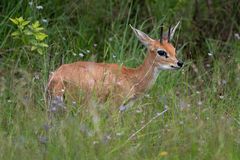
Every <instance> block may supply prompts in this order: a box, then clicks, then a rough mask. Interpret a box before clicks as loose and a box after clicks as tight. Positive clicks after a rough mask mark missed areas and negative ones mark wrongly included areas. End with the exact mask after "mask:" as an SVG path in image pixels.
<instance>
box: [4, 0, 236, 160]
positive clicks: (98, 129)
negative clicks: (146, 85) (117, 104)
mask: <svg viewBox="0 0 240 160" xmlns="http://www.w3.org/2000/svg"><path fill="white" fill-rule="evenodd" d="M29 2H30V1H25V0H22V1H16V0H12V1H6V0H3V1H1V2H0V8H1V11H0V13H1V14H0V19H1V22H0V35H1V39H0V62H1V63H0V76H1V77H0V91H1V92H0V102H1V103H0V122H1V125H0V144H1V145H0V159H218V160H219V159H240V154H239V152H240V136H239V135H240V134H239V132H240V109H239V104H240V100H239V96H240V83H239V80H240V66H239V61H240V56H239V55H240V48H239V46H240V45H239V38H237V34H238V36H239V23H238V22H239V21H237V19H236V17H237V15H239V9H238V10H237V9H236V11H235V10H234V9H233V12H232V13H231V14H232V18H231V19H230V20H229V21H230V22H231V23H230V22H229V21H226V23H225V24H224V22H225V21H222V20H220V19H218V17H217V15H218V14H219V13H220V11H219V10H221V5H220V4H218V2H217V1H213V6H212V7H213V8H212V11H214V12H215V14H217V15H215V16H214V17H215V18H216V19H208V18H209V17H207V15H208V14H207V13H208V12H207V6H206V5H205V4H198V6H199V8H200V9H202V15H201V16H200V17H198V18H199V19H198V21H194V20H193V19H192V17H193V15H194V14H196V13H195V12H194V7H193V6H194V5H195V3H194V2H193V1H191V2H190V1H177V0H171V1H150V0H145V1H140V0H138V1H127V0H126V1H118V0H115V1H110V0H102V1H97V0H92V1H87V0H83V1H77V0H76V1H66V0H64V1H61V0H53V1H32V2H33V4H32V5H30V4H31V3H30V4H29ZM231 2H232V3H231ZM231 4H235V1H228V2H225V5H231ZM39 5H41V6H43V9H42V10H39V9H36V6H39ZM215 5H216V6H215ZM222 5H224V4H222ZM238 7H239V4H238ZM224 11H226V12H224V14H228V13H229V14H230V12H228V10H227V9H226V10H224ZM19 16H23V17H24V18H29V20H33V21H34V20H40V21H41V23H42V25H44V27H45V28H46V32H47V34H48V35H49V37H48V42H47V43H48V44H49V48H48V49H47V50H46V51H45V54H44V56H42V55H39V54H37V53H33V52H30V51H29V50H26V49H25V48H24V47H23V46H21V44H20V43H19V42H18V41H16V40H14V39H12V37H11V36H10V34H11V32H12V31H13V30H14V27H13V26H12V25H11V22H10V21H9V18H10V17H19ZM195 16H198V14H196V15H195ZM220 17H221V16H220ZM43 19H46V20H47V23H46V22H44V21H42V20H43ZM179 19H181V20H182V25H181V27H180V30H178V32H177V34H176V35H177V36H176V37H175V41H174V45H175V46H177V49H179V55H178V56H179V57H181V59H183V60H184V61H185V64H186V65H185V67H184V69H182V70H180V71H162V72H161V73H160V75H159V77H158V80H157V82H156V84H155V85H154V87H153V88H152V89H151V90H150V91H149V92H148V93H146V95H145V97H143V98H141V99H139V100H138V101H137V102H136V103H135V104H134V106H133V107H131V108H129V109H128V110H126V111H124V112H120V111H119V108H113V107H112V106H110V105H109V104H108V102H107V103H106V104H104V105H101V106H99V105H98V104H95V103H93V104H92V105H91V107H89V108H86V107H85V108H83V107H82V106H81V104H78V103H76V104H75V103H73V104H69V106H68V107H67V111H66V113H64V114H59V115H56V117H54V119H52V123H51V124H49V123H48V107H47V104H46V101H45V98H44V94H45V87H46V84H47V80H48V75H49V73H50V72H51V71H53V70H54V69H56V68H57V67H58V66H59V65H60V64H62V63H70V62H74V61H78V60H91V61H104V62H109V63H118V64H125V65H127V66H128V67H136V66H137V65H139V64H141V63H142V61H143V59H144V57H145V53H146V49H145V48H144V47H143V46H141V44H140V42H138V41H137V39H136V38H135V37H134V34H133V33H132V31H131V30H130V27H129V24H132V25H133V26H136V28H139V29H141V30H143V31H144V32H146V33H149V35H151V37H153V38H158V30H159V24H160V23H162V22H164V24H165V27H167V26H168V25H169V24H172V23H176V22H177V21H178V20H179ZM201 20H202V21H201ZM219 21H221V23H223V24H224V25H225V26H223V28H224V30H223V31H222V30H221V31H222V32H221V33H219V34H218V32H216V31H217V28H218V26H219V25H218V24H219ZM205 22H207V23H205ZM211 22H214V23H211ZM196 23H197V24H196ZM203 24H206V25H207V27H208V28H207V29H208V30H209V32H208V30H207V29H206V28H205V27H203V28H201V26H202V25H203ZM211 25H213V26H216V27H215V28H211ZM229 25H230V26H232V28H231V27H230V28H231V32H232V33H231V34H230V35H229V37H228V38H227V39H226V38H225V37H224V35H225V33H226V34H227V33H228V32H227V31H229V30H228V29H229V27H228V26H229ZM215 29H216V30H215ZM208 35H209V36H208ZM221 35H223V36H221ZM234 35H235V36H234ZM182 46H184V47H182ZM79 54H80V55H81V54H83V55H84V56H83V57H82V56H79ZM166 108H167V112H166V113H164V114H163V115H161V116H157V115H158V114H159V113H161V112H162V111H163V110H165V109H166ZM156 116H157V118H156V119H154V117H156ZM148 122H150V123H148ZM142 127H143V128H142ZM141 128H142V129H141ZM134 133H136V135H135V136H133V137H132V138H130V137H131V135H133V134H134Z"/></svg>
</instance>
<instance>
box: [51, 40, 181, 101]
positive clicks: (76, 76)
mask: <svg viewBox="0 0 240 160" xmlns="http://www.w3.org/2000/svg"><path fill="white" fill-rule="evenodd" d="M141 38H142V39H141V41H144V42H147V43H148V54H147V56H146V58H145V60H144V62H143V64H142V65H140V66H139V67H137V68H127V67H126V66H121V65H118V64H107V63H95V62H84V61H79V62H75V63H71V64H64V65H62V66H60V67H59V68H58V69H57V70H56V71H55V72H54V73H53V75H52V76H51V78H50V80H49V84H48V90H49V93H50V95H51V96H63V94H64V93H72V92H73V90H74V89H76V88H79V90H81V91H83V92H84V94H85V95H87V96H85V97H91V95H93V94H95V95H96V96H97V97H98V99H99V100H100V101H103V102H104V101H106V100H107V99H108V98H109V97H110V99H111V100H113V101H114V102H115V103H116V104H118V105H120V104H123V103H125V102H127V101H128V100H129V99H133V98H135V97H138V96H139V95H141V94H143V93H144V92H146V90H148V89H149V88H151V86H152V85H153V84H154V80H155V79H156V76H157V74H158V72H159V70H160V69H159V66H160V65H162V64H164V65H165V64H166V65H169V66H170V65H173V66H176V65H177V62H178V60H177V59H176V52H175V48H174V47H173V46H172V44H170V43H168V41H167V40H163V42H162V43H160V42H159V40H153V39H150V38H148V37H141ZM158 49H163V50H165V51H166V52H167V53H168V56H169V58H164V57H161V56H159V55H158V54H157V50H158Z"/></svg>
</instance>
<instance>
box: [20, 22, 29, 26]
mask: <svg viewBox="0 0 240 160" xmlns="http://www.w3.org/2000/svg"><path fill="white" fill-rule="evenodd" d="M29 23H30V21H24V22H23V23H22V25H23V26H26V25H28V24H29Z"/></svg>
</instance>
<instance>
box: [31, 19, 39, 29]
mask: <svg viewBox="0 0 240 160" xmlns="http://www.w3.org/2000/svg"><path fill="white" fill-rule="evenodd" d="M39 26H40V23H39V21H36V22H34V23H33V24H32V28H33V29H36V28H38V27H39Z"/></svg>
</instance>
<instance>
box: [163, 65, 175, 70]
mask: <svg viewBox="0 0 240 160" xmlns="http://www.w3.org/2000/svg"><path fill="white" fill-rule="evenodd" d="M159 69H161V70H174V69H178V67H172V66H169V65H160V66H159Z"/></svg>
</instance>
